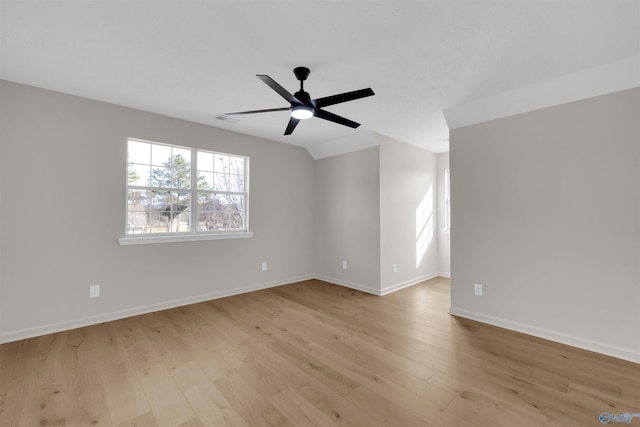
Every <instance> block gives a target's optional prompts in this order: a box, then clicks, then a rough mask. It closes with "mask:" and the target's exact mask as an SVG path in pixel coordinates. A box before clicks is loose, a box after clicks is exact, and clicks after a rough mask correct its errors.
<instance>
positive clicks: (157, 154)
mask: <svg viewBox="0 0 640 427" xmlns="http://www.w3.org/2000/svg"><path fill="white" fill-rule="evenodd" d="M170 158H171V147H170V146H168V145H159V144H153V147H151V160H152V161H151V164H152V165H154V166H166V164H167V163H168V162H169V159H170Z"/></svg>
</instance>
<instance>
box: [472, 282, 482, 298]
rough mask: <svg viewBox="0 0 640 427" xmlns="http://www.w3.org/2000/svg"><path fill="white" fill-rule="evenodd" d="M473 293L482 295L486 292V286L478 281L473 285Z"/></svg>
mask: <svg viewBox="0 0 640 427" xmlns="http://www.w3.org/2000/svg"><path fill="white" fill-rule="evenodd" d="M473 293H474V294H475V295H476V296H478V297H481V296H482V295H483V294H484V286H482V285H481V284H480V283H476V284H475V285H473Z"/></svg>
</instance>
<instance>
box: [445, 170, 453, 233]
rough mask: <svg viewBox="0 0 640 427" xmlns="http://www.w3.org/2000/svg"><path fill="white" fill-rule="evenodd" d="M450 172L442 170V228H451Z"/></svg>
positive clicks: (446, 229)
mask: <svg viewBox="0 0 640 427" xmlns="http://www.w3.org/2000/svg"><path fill="white" fill-rule="evenodd" d="M450 175H451V173H450V172H449V169H445V171H444V230H445V231H448V230H451V183H450V181H451V178H450Z"/></svg>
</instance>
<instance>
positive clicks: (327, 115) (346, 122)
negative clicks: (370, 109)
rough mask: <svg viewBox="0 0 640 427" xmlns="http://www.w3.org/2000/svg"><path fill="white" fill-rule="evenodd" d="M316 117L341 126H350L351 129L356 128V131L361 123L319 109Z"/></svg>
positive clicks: (315, 114)
mask: <svg viewBox="0 0 640 427" xmlns="http://www.w3.org/2000/svg"><path fill="white" fill-rule="evenodd" d="M314 116H316V117H318V118H321V119H325V120H329V121H330V122H334V123H338V124H340V125H344V126H349V127H350V128H354V129H355V128H357V127H358V126H360V123H356V122H354V121H352V120H349V119H345V118H344V117H342V116H339V115H337V114H333V113H330V112H328V111H325V110H321V109H319V108H318V109H317V110H316V111H315V113H314Z"/></svg>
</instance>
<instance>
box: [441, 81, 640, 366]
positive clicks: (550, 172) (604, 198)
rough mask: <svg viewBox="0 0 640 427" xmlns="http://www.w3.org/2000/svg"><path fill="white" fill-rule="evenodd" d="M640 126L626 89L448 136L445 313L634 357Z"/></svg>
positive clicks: (639, 278) (638, 99) (638, 319)
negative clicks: (477, 288) (448, 287)
mask: <svg viewBox="0 0 640 427" xmlns="http://www.w3.org/2000/svg"><path fill="white" fill-rule="evenodd" d="M639 123H640V89H633V90H627V91H623V92H618V93H614V94H610V95H604V96H600V97H596V98H591V99H587V100H583V101H578V102H573V103H569V104H564V105H559V106H556V107H551V108H546V109H542V110H538V111H534V112H531V113H526V114H522V115H518V116H513V117H509V118H504V119H500V120H495V121H491V122H487V123H482V124H478V125H473V126H468V127H463V128H459V129H454V130H452V131H451V144H450V155H451V179H452V204H453V206H452V216H453V217H452V231H451V237H452V260H451V262H452V301H451V312H452V313H454V314H458V315H461V316H465V317H469V318H475V319H478V320H481V321H485V322H488V323H493V324H496V325H499V326H505V327H508V328H512V329H516V330H520V331H523V332H527V333H531V334H533V335H538V336H542V337H545V338H550V339H554V340H557V341H560V342H565V343H568V344H572V345H576V346H579V347H583V348H587V349H591V350H595V351H599V352H602V353H606V354H610V355H614V356H617V357H622V358H625V359H629V360H634V361H636V362H640V339H638V337H640V315H639V313H640V128H639ZM474 283H481V284H483V285H484V291H485V295H484V296H483V297H475V296H474V295H473V284H474Z"/></svg>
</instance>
